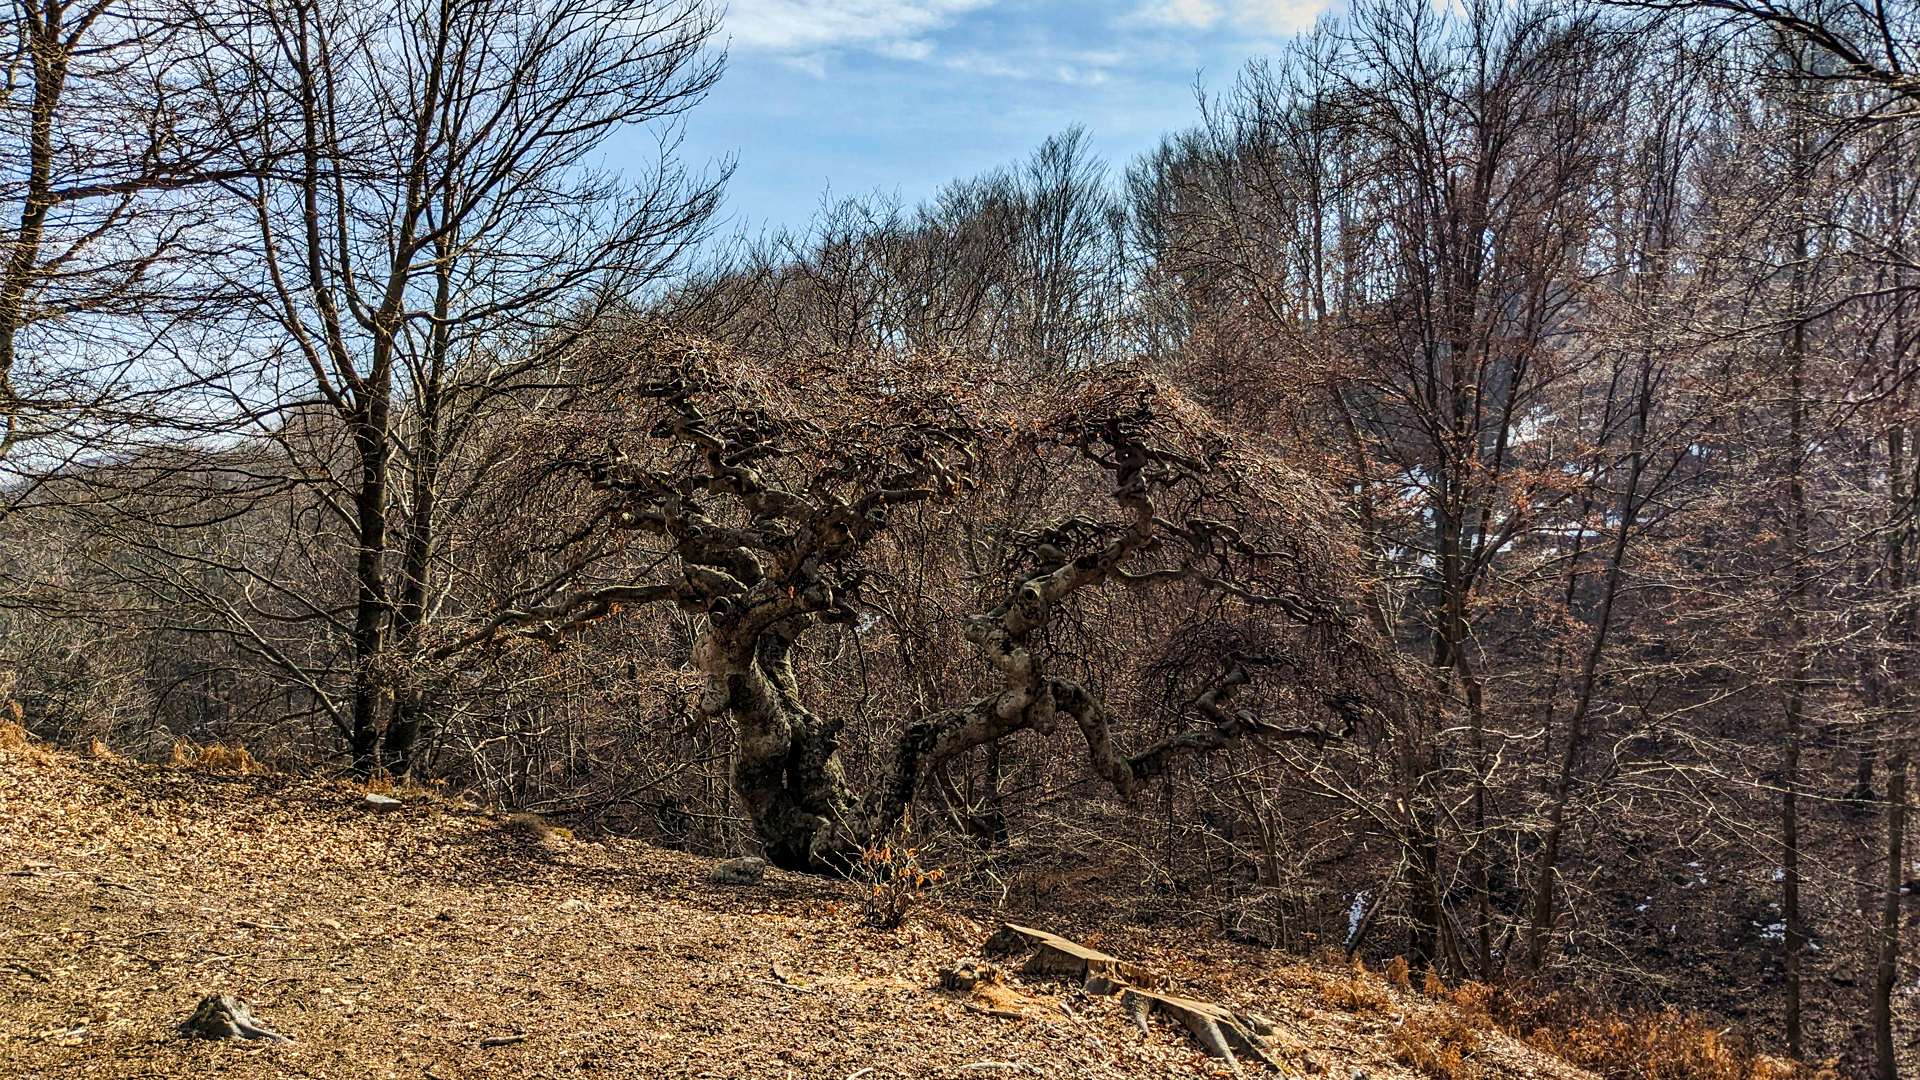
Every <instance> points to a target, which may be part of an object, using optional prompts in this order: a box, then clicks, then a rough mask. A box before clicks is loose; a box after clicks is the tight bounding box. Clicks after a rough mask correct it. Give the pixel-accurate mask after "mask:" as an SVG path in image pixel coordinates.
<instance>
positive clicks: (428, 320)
mask: <svg viewBox="0 0 1920 1080" xmlns="http://www.w3.org/2000/svg"><path fill="white" fill-rule="evenodd" d="M713 26H714V16H713V15H712V14H711V13H710V12H708V11H707V10H706V9H705V8H703V7H702V6H701V5H700V4H699V3H697V2H681V0H605V2H596V3H588V4H579V3H538V2H536V3H519V2H511V0H459V2H454V3H438V2H419V3H403V4H400V5H392V4H384V3H380V4H372V3H358V2H352V0H299V2H296V3H294V4H292V5H285V4H270V5H254V4H242V5H240V6H239V8H238V9H237V13H236V14H235V15H233V17H231V18H228V19H226V20H225V21H224V22H222V23H221V24H219V25H217V26H213V27H211V28H210V30H211V32H217V33H218V34H220V35H221V37H222V40H223V41H224V42H225V44H226V46H227V47H228V48H229V49H230V50H231V51H232V52H233V53H235V54H237V55H240V56H242V57H244V58H246V61H247V64H248V66H247V68H246V69H245V72H246V75H247V78H246V80H245V81H244V82H243V83H240V84H239V85H237V86H235V87H234V88H233V89H232V90H231V91H230V92H229V93H227V94H226V95H224V96H223V98H222V100H223V103H224V104H225V105H226V107H227V116H228V119H229V130H230V131H231V132H232V135H233V141H234V143H235V144H236V145H237V146H239V147H241V148H242V151H243V153H244V154H245V155H246V158H247V163H248V165H249V166H250V168H251V169H253V170H254V172H255V173H256V174H257V179H255V180H252V181H250V182H249V183H248V184H247V185H246V186H245V188H244V191H242V194H243V196H244V198H245V200H246V203H247V207H248V209H247V213H248V216H249V217H250V218H251V222H252V227H253V231H254V237H253V248H252V252H253V255H254V258H253V259H252V260H251V261H250V262H248V263H246V264H245V265H244V267H243V270H242V273H240V274H237V275H236V276H235V278H234V282H233V284H234V285H235V286H236V287H237V288H239V289H241V290H243V291H244V292H245V293H246V295H247V296H248V298H249V302H250V304H251V309H252V310H251V314H252V316H253V319H254V323H253V325H254V326H256V327H258V328H259V331H260V333H261V334H262V335H264V337H263V338H256V340H264V342H265V344H264V345H262V346H259V347H260V348H263V349H264V351H265V353H266V355H267V356H268V357H269V358H270V359H273V360H276V361H283V362H284V366H283V367H282V368H281V369H280V370H281V376H280V378H281V381H280V383H279V385H278V386H277V387H276V388H275V396H274V397H273V398H272V399H271V400H270V401H269V402H268V403H267V404H266V405H265V406H264V407H261V408H259V409H257V410H256V413H255V415H256V417H257V428H256V438H258V439H259V440H263V441H264V442H265V443H267V444H270V445H271V446H273V447H274V448H276V450H277V452H278V454H279V455H280V457H281V458H282V464H280V465H279V466H278V468H279V470H280V471H281V472H282V474H283V475H286V476H289V477H292V478H296V479H297V480H298V481H299V486H301V487H303V488H304V489H305V490H306V494H305V495H303V496H300V498H301V499H303V500H310V505H311V507H312V508H313V514H312V520H313V522H314V524H315V526H316V527H317V529H318V530H319V535H322V536H339V537H341V538H342V540H343V544H342V546H341V547H340V548H339V550H340V551H341V552H342V553H343V554H344V557H345V559H346V560H347V562H348V563H349V564H350V567H351V569H350V579H351V586H350V593H351V599H350V601H349V602H345V603H343V602H342V600H341V599H340V598H338V597H336V596H333V595H328V593H327V590H328V589H329V588H330V587H331V586H332V582H331V581H330V580H329V577H328V576H327V575H325V574H322V575H321V576H320V577H319V578H317V579H313V580H311V581H310V585H311V587H312V588H311V589H308V588H305V587H294V588H284V589H280V590H278V591H279V593H280V595H279V596H278V597H276V598H274V600H273V601H272V603H271V605H270V610H269V611H268V612H266V613H264V614H263V616H262V617H263V618H266V619H268V620H269V621H273V620H276V619H277V620H278V621H279V622H280V623H281V625H282V626H285V625H288V624H297V623H300V622H303V621H304V622H310V623H317V624H318V625H319V626H321V627H323V628H324V630H325V631H326V632H327V633H328V634H329V635H337V638H336V640H340V641H344V642H346V643H348V648H347V654H346V656H345V657H344V662H345V664H346V667H347V671H348V674H347V685H346V686H345V687H337V686H333V685H331V684H329V683H326V682H325V681H324V680H313V679H308V680H307V681H308V682H309V683H310V684H311V685H312V686H313V687H314V689H315V691H316V693H318V694H319V695H320V697H321V700H322V704H323V707H324V709H325V712H326V713H327V715H328V716H330V717H332V718H333V720H334V722H335V724H336V725H337V727H338V729H339V731H340V733H341V735H342V736H343V737H344V739H345V741H346V743H347V745H348V747H349V749H350V753H351V755H352V759H353V762H354V764H355V767H356V768H358V769H361V770H363V771H364V770H368V769H372V768H374V767H375V765H376V763H377V762H378V761H379V759H380V758H381V755H382V741H383V739H384V740H385V744H386V745H385V754H386V757H387V758H388V759H389V761H390V765H391V766H392V767H395V768H400V769H404V768H405V767H406V766H407V764H408V763H409V761H410V756H411V753H412V748H413V745H414V743H415V741H416V740H417V738H418V734H419V731H420V726H421V722H422V718H421V716H420V714H419V711H418V710H417V709H416V708H415V707H414V706H413V704H412V703H410V702H408V701H406V700H402V701H401V702H399V704H398V706H397V707H396V704H395V701H394V692H395V691H394V682H395V679H394V675H393V672H394V670H395V668H396V665H395V664H389V663H386V662H385V661H384V660H383V656H384V654H386V653H388V652H389V650H398V652H400V653H402V654H404V653H405V652H406V651H407V650H409V649H411V648H412V647H413V643H414V641H415V638H416V636H417V634H418V632H419V629H420V626H421V625H422V623H423V622H424V621H425V620H426V619H427V618H429V616H430V609H431V607H432V603H433V590H434V586H433V582H432V579H433V577H434V575H435V574H436V567H437V565H439V564H438V560H439V559H440V557H441V552H440V545H439V523H440V521H441V520H442V518H443V517H444V516H445V515H446V514H447V513H449V512H450V511H451V510H452V509H454V507H452V506H450V505H449V502H450V501H452V500H451V499H450V496H449V487H448V485H458V484H462V483H466V482H469V481H471V480H472V479H473V478H474V477H475V476H476V475H477V474H478V473H480V472H484V469H482V468H480V466H479V463H478V462H479V459H476V458H472V457H470V456H467V455H471V454H474V453H482V454H483V452H482V451H476V450H475V449H474V447H473V445H472V444H471V438H472V436H473V435H474V434H475V433H476V425H481V424H483V423H484V419H485V418H486V417H487V416H489V415H492V414H493V413H494V411H495V410H500V409H513V408H526V407H529V406H530V405H531V404H532V403H534V402H535V401H537V399H538V395H539V394H540V393H541V392H542V388H543V387H549V386H553V385H555V384H557V383H564V382H565V381H567V380H568V378H569V375H568V374H567V373H568V371H569V364H570V359H569V358H570V357H571V356H572V355H573V353H574V351H575V349H576V346H577V343H578V342H579V341H580V339H581V337H582V335H584V334H586V333H589V332H591V331H593V330H595V329H596V328H598V327H599V326H600V325H601V324H602V322H603V320H604V318H605V317H606V316H607V315H608V313H610V312H614V311H617V310H620V309H622V307H623V306H625V305H628V304H629V303H630V302H631V301H632V300H634V299H636V298H638V297H640V296H642V295H644V294H645V292H646V291H647V290H648V288H649V287H650V286H651V284H652V282H653V281H654V280H655V279H656V278H657V276H658V275H659V274H660V273H661V272H662V271H663V270H664V269H665V268H666V267H668V266H670V265H672V264H673V263H674V262H675V260H676V259H677V258H678V257H679V255H680V253H681V252H683V251H684V250H685V249H686V248H687V247H688V245H690V244H692V243H693V242H695V241H696V240H697V239H698V237H699V236H700V235H701V230H702V227H703V224H704V223H705V222H706V220H707V219H708V218H709V216H710V215H711V213H712V211H713V208H714V206H715V200H716V198H717V192H718V185H719V182H720V181H719V179H701V178H697V177H692V176H689V175H688V174H686V173H685V172H684V171H683V170H682V169H681V168H680V166H679V165H678V163H677V162H676V160H675V157H674V147H675V145H676V142H675V137H674V128H673V127H672V124H673V122H674V120H675V118H676V117H678V116H679V115H680V114H682V113H683V112H684V111H685V110H686V109H688V108H690V107H691V106H692V105H694V104H695V103H697V102H698V101H699V100H700V99H701V97H702V96H703V95H704V93H705V91H706V89H707V88H708V87H709V86H710V85H711V84H712V83H713V80H714V79H715V78H716V77H717V76H718V74H719V71H720V61H719V59H718V58H717V57H716V56H714V55H712V54H710V53H708V52H706V51H705V43H706V40H707V38H708V36H709V35H710V33H711V32H712V29H713ZM251 116H267V117H271V118H272V121H273V122H272V123H271V124H269V125H267V127H266V128H265V130H264V131H262V132H258V133H254V132H249V131H246V130H244V123H245V118H246V117H251ZM632 125H652V129H653V133H654V135H655V136H656V137H657V138H658V139H659V157H658V159H657V162H656V163H655V165H654V167H653V168H652V170H651V171H650V172H648V173H646V174H645V175H641V176H639V177H636V178H622V177H620V176H618V175H614V174H609V173H605V172H602V171H599V170H598V169H596V168H595V166H594V162H593V161H592V160H591V155H592V154H593V153H594V152H595V150H596V149H597V148H599V147H601V146H602V145H603V144H604V143H605V141H606V140H607V139H608V138H609V137H611V136H613V135H614V134H616V133H617V132H620V131H622V130H624V129H627V128H628V127H629V126H632ZM312 406H318V407H320V408H321V409H323V410H324V414H328V415H331V416H332V417H333V418H334V419H335V421H336V422H337V424H338V431H339V432H340V433H341V435H342V436H343V439H344V445H338V444H335V443H334V442H333V441H332V440H331V439H330V438H329V437H327V435H326V434H325V433H324V432H322V431H317V430H316V429H314V428H313V427H312V425H311V423H310V420H311V418H312V417H314V416H316V415H320V414H315V413H314V412H312V409H311V407H312ZM296 418H302V419H300V420H299V422H295V420H296ZM396 534H397V535H398V537H399V540H398V543H397V547H398V548H399V551H398V553H397V554H398V556H399V560H398V561H399V565H398V566H397V567H396V566H395V565H394V560H393V559H392V557H391V555H390V553H392V552H393V549H394V548H395V546H396V543H395V540H394V537H395V535H396ZM316 557H317V558H318V559H320V560H321V561H326V560H328V559H330V558H332V556H331V555H330V554H329V553H327V552H324V551H321V552H316ZM230 569H231V570H232V571H233V572H235V573H238V574H240V575H241V576H242V577H247V576H255V575H252V572H251V571H249V570H247V569H246V568H245V567H244V566H243V565H230ZM271 577H272V575H271V574H269V575H268V577H267V579H268V580H271ZM229 621H231V620H229ZM242 622H247V623H248V624H247V625H242V626H233V627H232V628H231V629H232V630H233V631H234V632H237V633H243V634H247V635H256V634H257V633H258V632H259V629H260V628H259V627H258V626H255V625H252V624H251V623H250V622H248V620H242Z"/></svg>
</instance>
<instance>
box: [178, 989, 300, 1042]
mask: <svg viewBox="0 0 1920 1080" xmlns="http://www.w3.org/2000/svg"><path fill="white" fill-rule="evenodd" d="M180 1034H181V1035H183V1036H186V1037H187V1038H189V1039H265V1040H266V1041H267V1042H277V1043H283V1042H292V1041H293V1040H292V1039H289V1038H287V1037H286V1036H285V1035H282V1034H280V1033H279V1032H277V1031H268V1030H267V1029H266V1028H264V1027H262V1026H260V1023H259V1021H257V1020H255V1019H254V1018H253V1010H252V1009H250V1008H248V1007H247V1003H246V1002H244V1001H241V1000H240V999H239V998H237V997H234V996H233V995H232V994H208V995H207V996H206V997H204V998H202V999H200V1004H199V1006H198V1007H197V1008H195V1009H194V1010H193V1015H192V1016H189V1017H187V1019H186V1022H185V1023H183V1024H181V1025H180Z"/></svg>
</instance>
